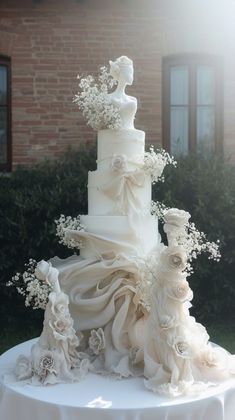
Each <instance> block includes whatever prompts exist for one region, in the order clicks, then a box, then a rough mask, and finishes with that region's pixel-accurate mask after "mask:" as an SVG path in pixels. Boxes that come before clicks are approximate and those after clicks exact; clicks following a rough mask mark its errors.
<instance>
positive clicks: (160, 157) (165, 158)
mask: <svg viewBox="0 0 235 420" xmlns="http://www.w3.org/2000/svg"><path fill="white" fill-rule="evenodd" d="M166 165H173V166H176V161H175V160H174V158H173V157H172V156H170V155H169V153H167V152H166V151H165V150H164V149H162V150H158V149H157V153H156V152H155V151H154V147H153V146H151V147H150V149H149V152H146V153H145V155H144V164H143V169H144V171H145V172H146V173H148V174H149V175H150V176H151V178H152V183H153V184H155V183H156V182H158V181H161V182H163V181H164V176H163V175H162V173H163V170H164V168H165V166H166Z"/></svg>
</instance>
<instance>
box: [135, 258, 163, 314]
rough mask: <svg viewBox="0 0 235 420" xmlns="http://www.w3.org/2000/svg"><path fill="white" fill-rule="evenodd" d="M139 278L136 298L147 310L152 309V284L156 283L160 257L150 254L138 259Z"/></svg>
mask: <svg viewBox="0 0 235 420" xmlns="http://www.w3.org/2000/svg"><path fill="white" fill-rule="evenodd" d="M138 267H139V279H138V280H137V282H136V298H137V299H138V303H139V304H140V305H141V306H143V307H144V308H145V309H146V311H147V312H149V311H150V309H151V299H152V298H151V292H152V286H153V285H154V284H155V283H156V273H157V267H158V258H157V256H156V255H154V254H149V255H147V256H146V257H145V258H143V259H140V260H139V261H138Z"/></svg>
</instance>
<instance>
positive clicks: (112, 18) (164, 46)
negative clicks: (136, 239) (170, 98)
mask: <svg viewBox="0 0 235 420" xmlns="http://www.w3.org/2000/svg"><path fill="white" fill-rule="evenodd" d="M208 1H211V0H208ZM20 3H21V4H20V6H19V1H18V0H1V2H0V55H1V54H3V55H4V54H6V55H9V56H10V57H11V59H12V134H13V167H16V165H17V164H18V163H19V164H30V163H32V162H35V161H37V160H41V159H42V158H43V156H45V157H48V155H49V156H50V157H53V156H54V157H58V156H59V155H60V154H63V153H64V151H65V150H66V149H67V147H68V145H70V146H72V147H75V148H77V147H78V145H79V144H81V143H84V144H86V145H89V144H90V143H91V142H94V141H95V139H96V133H94V132H93V131H92V130H91V129H90V128H88V127H86V125H85V122H84V121H83V119H82V116H81V114H80V113H79V111H78V109H77V108H76V105H75V104H73V103H72V98H73V96H74V93H75V92H76V87H77V79H76V77H77V74H86V73H89V72H95V71H97V69H98V67H99V66H101V65H104V64H108V60H109V59H115V58H116V57H118V56H120V55H129V56H130V57H131V58H132V59H133V60H134V62H135V83H134V85H133V86H132V87H131V88H128V92H129V93H130V94H131V95H133V96H136V97H138V103H139V108H138V114H137V117H136V122H135V125H136V127H137V128H139V129H143V130H145V131H146V142H147V143H148V144H155V145H159V143H160V142H161V136H162V134H161V131H162V129H161V127H162V104H161V84H162V74H161V71H162V64H161V63H162V57H163V56H165V55H168V54H169V55H170V54H173V53H185V52H191V53H193V52H201V53H211V54H220V55H223V56H225V54H227V56H225V78H224V95H225V96H224V144H225V147H227V151H228V153H229V155H231V156H233V160H234V161H235V140H234V137H235V124H234V121H235V107H234V97H235V76H234V74H235V55H234V47H233V44H234V43H233V42H232V41H231V42H230V43H231V50H229V49H228V48H227V46H224V45H223V37H224V39H226V37H225V36H224V34H223V33H222V32H223V31H216V34H215V37H214V38H215V39H213V36H212V35H213V34H210V37H209V36H208V27H209V26H206V25H205V29H203V27H202V25H200V23H201V21H200V18H199V17H200V16H202V15H204V10H203V7H202V11H201V12H202V13H201V15H200V13H197V14H196V15H193V14H192V12H191V14H190V13H189V12H190V10H188V9H187V8H188V0H174V12H173V10H172V4H171V2H169V1H165V2H163V1H162V0H146V1H143V0H128V1H121V0H116V1H110V0H99V2H97V0H86V1H83V2H81V3H77V2H75V1H72V0H46V1H43V2H41V3H39V4H33V2H32V0H25V1H24V2H20ZM195 3H197V4H199V3H202V2H195ZM182 5H183V6H182ZM182 7H183V8H184V9H182ZM195 7H196V6H195ZM197 7H199V6H197ZM182 10H184V13H185V16H187V19H186V18H185V16H183V15H182V13H183V12H182ZM181 15H182V16H181ZM191 15H192V16H191ZM197 16H198V17H197ZM210 18H211V17H210ZM190 19H192V20H191V21H190ZM196 19H199V20H198V21H196ZM208 19H209V18H208ZM209 25H210V23H209ZM217 27H218V26H217ZM191 28H193V31H192V30H191ZM197 28H198V29H197ZM203 31H204V32H203ZM216 36H217V38H216ZM232 49H233V53H231V51H232ZM23 141H25V147H23ZM51 142H52V143H51ZM40 146H42V148H41V149H40ZM39 150H40V153H39Z"/></svg>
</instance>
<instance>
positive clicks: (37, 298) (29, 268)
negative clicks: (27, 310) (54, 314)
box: [7, 258, 51, 310]
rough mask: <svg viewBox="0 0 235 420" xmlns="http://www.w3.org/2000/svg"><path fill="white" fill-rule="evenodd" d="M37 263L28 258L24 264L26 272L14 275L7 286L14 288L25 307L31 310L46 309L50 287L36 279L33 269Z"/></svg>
mask: <svg viewBox="0 0 235 420" xmlns="http://www.w3.org/2000/svg"><path fill="white" fill-rule="evenodd" d="M36 266H37V261H35V260H33V259H32V258H30V260H29V262H28V263H27V264H25V267H26V270H25V271H24V272H23V273H16V274H15V275H14V276H13V277H12V279H11V280H10V281H8V282H7V286H15V288H16V290H17V292H18V293H19V294H20V295H22V296H24V298H25V306H26V307H28V306H31V307H32V308H33V309H44V310H45V308H46V305H47V301H48V296H49V293H50V291H51V286H50V285H49V284H48V283H47V282H45V281H43V280H40V279H38V278H37V277H36V275H35V268H36Z"/></svg>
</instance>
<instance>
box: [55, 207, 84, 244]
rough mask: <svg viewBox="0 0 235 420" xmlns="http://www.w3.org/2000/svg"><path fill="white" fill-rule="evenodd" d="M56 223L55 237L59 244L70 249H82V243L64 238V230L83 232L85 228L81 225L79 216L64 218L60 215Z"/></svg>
mask: <svg viewBox="0 0 235 420" xmlns="http://www.w3.org/2000/svg"><path fill="white" fill-rule="evenodd" d="M55 223H56V236H58V237H59V238H60V240H59V243H60V244H63V245H65V246H67V248H71V249H74V248H76V249H80V248H83V246H84V245H83V241H82V240H79V239H76V240H75V239H73V238H69V237H68V236H66V229H68V230H75V231H79V232H84V231H85V226H83V225H82V224H81V220H80V216H77V217H74V218H72V217H71V216H64V214H61V216H60V218H59V219H57V220H55Z"/></svg>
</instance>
